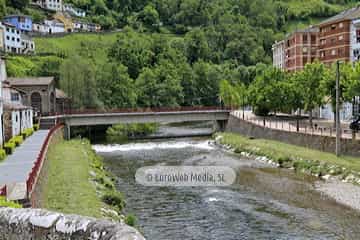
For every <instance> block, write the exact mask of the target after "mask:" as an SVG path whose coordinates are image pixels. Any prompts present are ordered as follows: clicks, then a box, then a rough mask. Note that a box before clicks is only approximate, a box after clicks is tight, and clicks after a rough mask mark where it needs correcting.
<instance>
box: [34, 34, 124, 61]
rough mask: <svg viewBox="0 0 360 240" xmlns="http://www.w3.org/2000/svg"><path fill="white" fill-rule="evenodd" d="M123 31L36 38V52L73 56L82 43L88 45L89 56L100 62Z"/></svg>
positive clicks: (104, 59) (105, 57)
mask: <svg viewBox="0 0 360 240" xmlns="http://www.w3.org/2000/svg"><path fill="white" fill-rule="evenodd" d="M118 34H121V33H108V34H96V33H94V34H71V35H67V36H64V37H53V38H41V37H38V38H35V45H36V53H37V54H41V53H52V54H57V55H65V56H71V55H74V54H78V53H79V50H80V49H81V46H82V45H86V49H87V50H88V54H89V56H88V57H94V59H95V61H96V62H98V63H103V62H105V61H106V59H107V54H108V53H107V51H108V48H109V46H111V45H112V44H113V43H115V41H116V36H117V35H118Z"/></svg>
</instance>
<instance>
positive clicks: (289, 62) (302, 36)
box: [284, 27, 319, 71]
mask: <svg viewBox="0 0 360 240" xmlns="http://www.w3.org/2000/svg"><path fill="white" fill-rule="evenodd" d="M318 36H319V29H318V28H317V27H309V28H307V29H304V30H297V31H295V32H293V33H292V34H289V35H288V36H287V37H286V38H285V48H284V54H285V70H287V71H298V70H301V69H303V68H304V66H305V65H306V64H307V63H311V62H314V61H315V60H316V59H317V57H318V55H317V49H318Z"/></svg>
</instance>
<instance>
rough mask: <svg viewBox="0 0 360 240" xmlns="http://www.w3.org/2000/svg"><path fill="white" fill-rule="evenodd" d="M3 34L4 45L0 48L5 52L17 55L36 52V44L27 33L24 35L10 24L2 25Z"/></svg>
mask: <svg viewBox="0 0 360 240" xmlns="http://www.w3.org/2000/svg"><path fill="white" fill-rule="evenodd" d="M0 28H1V29H2V30H1V33H2V34H3V39H4V41H3V45H2V47H0V48H1V49H3V50H4V51H5V52H9V53H15V54H27V53H31V52H35V43H34V41H33V39H32V38H31V37H30V36H29V35H27V34H26V33H25V32H23V33H22V31H21V30H20V29H17V28H16V27H15V26H14V25H12V24H10V23H3V24H0Z"/></svg>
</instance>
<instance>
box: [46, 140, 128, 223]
mask: <svg viewBox="0 0 360 240" xmlns="http://www.w3.org/2000/svg"><path fill="white" fill-rule="evenodd" d="M47 161H48V163H47V164H46V168H47V169H45V171H46V174H47V177H46V178H47V180H46V182H45V183H43V184H42V185H43V190H42V193H41V195H42V196H41V198H42V205H43V206H42V207H44V208H47V209H50V210H55V211H59V212H63V213H73V214H79V215H85V216H92V217H109V218H111V219H116V220H120V219H121V218H122V216H121V211H122V209H123V207H124V206H125V201H124V199H123V196H122V195H121V193H119V192H117V191H116V189H115V186H114V183H113V179H111V177H110V176H109V175H108V174H107V173H106V171H105V169H104V167H103V164H102V159H101V158H100V157H99V156H97V155H96V153H95V152H94V151H93V150H92V148H91V145H90V142H89V141H88V140H71V141H63V140H61V141H59V142H58V143H57V144H53V145H51V147H50V149H49V151H48V159H47Z"/></svg>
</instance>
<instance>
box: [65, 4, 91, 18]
mask: <svg viewBox="0 0 360 240" xmlns="http://www.w3.org/2000/svg"><path fill="white" fill-rule="evenodd" d="M63 11H64V12H68V13H69V14H70V15H72V16H76V17H85V16H86V12H85V11H84V10H82V9H80V8H77V7H74V5H72V4H70V3H65V4H64V6H63Z"/></svg>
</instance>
